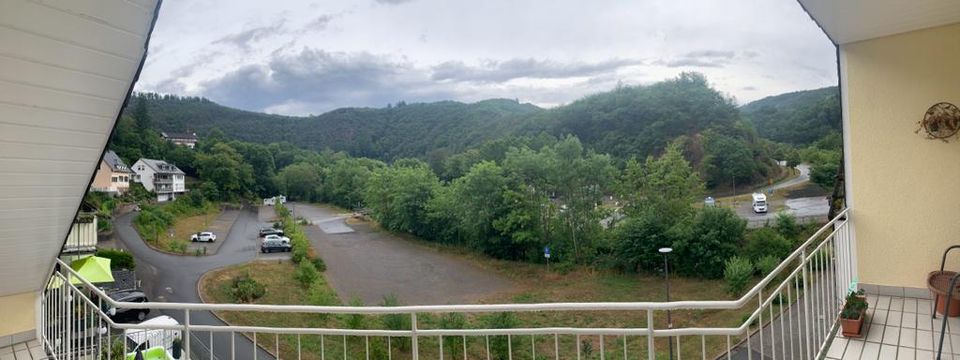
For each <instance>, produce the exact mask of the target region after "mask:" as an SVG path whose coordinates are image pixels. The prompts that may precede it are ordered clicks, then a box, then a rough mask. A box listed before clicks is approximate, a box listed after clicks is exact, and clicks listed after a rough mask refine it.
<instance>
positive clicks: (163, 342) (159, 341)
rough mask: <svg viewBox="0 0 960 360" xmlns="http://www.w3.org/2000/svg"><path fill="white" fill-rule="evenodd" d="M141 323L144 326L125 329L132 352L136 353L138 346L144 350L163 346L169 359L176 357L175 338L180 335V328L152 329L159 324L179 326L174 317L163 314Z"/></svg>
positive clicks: (124, 332)
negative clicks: (174, 354) (174, 351)
mask: <svg viewBox="0 0 960 360" xmlns="http://www.w3.org/2000/svg"><path fill="white" fill-rule="evenodd" d="M140 325H143V326H144V328H131V329H126V330H124V331H123V335H124V337H126V338H127V341H128V343H127V344H128V349H132V350H134V352H133V353H131V354H135V353H136V349H137V348H140V349H141V350H144V351H148V350H150V349H154V348H161V349H163V352H166V353H167V355H168V357H167V358H168V359H174V357H173V339H175V338H179V337H180V330H166V329H155V328H154V329H151V327H153V326H157V325H161V326H163V325H166V326H178V325H180V323H179V322H178V321H177V320H176V319H174V318H172V317H169V316H167V315H163V316H157V317H155V318H152V319H149V320H146V321H144V322H141V323H140ZM154 351H155V350H154ZM128 356H129V354H128Z"/></svg>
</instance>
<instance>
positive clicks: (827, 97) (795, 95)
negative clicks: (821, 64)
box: [740, 86, 840, 145]
mask: <svg viewBox="0 0 960 360" xmlns="http://www.w3.org/2000/svg"><path fill="white" fill-rule="evenodd" d="M740 112H741V113H742V114H743V117H744V118H745V119H747V120H748V121H750V122H751V123H753V125H754V127H756V129H757V133H758V134H760V136H762V137H765V138H768V139H770V140H773V141H777V142H784V143H788V144H794V145H807V144H811V143H813V142H814V141H817V140H819V139H821V138H823V137H824V136H827V135H830V134H833V133H839V132H840V91H839V90H838V89H837V87H836V86H831V87H825V88H822V89H816V90H806V91H797V92H791V93H786V94H780V95H776V96H770V97H765V98H763V99H760V100H757V101H754V102H751V103H749V104H746V105H744V106H742V107H740Z"/></svg>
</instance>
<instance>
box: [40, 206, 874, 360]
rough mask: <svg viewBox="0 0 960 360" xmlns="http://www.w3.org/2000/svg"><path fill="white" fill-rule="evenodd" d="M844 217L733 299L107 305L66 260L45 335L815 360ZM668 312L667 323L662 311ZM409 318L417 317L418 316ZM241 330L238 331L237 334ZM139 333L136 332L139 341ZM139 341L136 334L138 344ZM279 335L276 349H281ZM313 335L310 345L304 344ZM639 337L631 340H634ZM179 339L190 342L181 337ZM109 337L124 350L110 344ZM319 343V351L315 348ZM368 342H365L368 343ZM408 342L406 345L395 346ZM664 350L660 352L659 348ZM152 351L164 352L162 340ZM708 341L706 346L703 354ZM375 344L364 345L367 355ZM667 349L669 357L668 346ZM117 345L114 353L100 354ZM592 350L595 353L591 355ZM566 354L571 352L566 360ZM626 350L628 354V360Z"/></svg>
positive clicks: (845, 283) (104, 342) (408, 351)
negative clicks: (605, 323)
mask: <svg viewBox="0 0 960 360" xmlns="http://www.w3.org/2000/svg"><path fill="white" fill-rule="evenodd" d="M848 224H849V210H845V211H843V212H841V213H840V214H839V215H838V216H837V217H836V218H834V219H832V220H831V221H830V222H828V223H827V224H826V225H825V226H823V227H822V228H820V229H819V230H818V231H817V232H816V233H815V234H814V235H813V236H812V237H810V238H809V239H808V240H806V241H805V242H804V243H803V244H801V245H800V246H799V247H798V248H797V249H796V250H795V251H794V252H793V253H791V254H790V255H789V256H788V257H787V258H786V259H785V260H784V261H783V262H781V263H780V264H779V265H778V266H777V267H776V268H775V269H774V270H773V271H772V272H771V273H770V274H768V275H767V276H765V277H764V278H763V279H762V280H761V281H760V282H759V283H757V284H756V285H755V286H754V287H753V288H751V289H750V290H749V291H748V292H747V293H746V294H744V295H743V296H742V297H740V298H739V299H736V300H718V301H671V302H605V303H541V304H489V305H488V304H479V305H424V306H396V307H385V306H364V307H353V306H307V305H258V304H191V303H162V302H151V303H132V302H117V301H114V300H112V299H110V298H109V297H108V296H107V295H106V294H105V293H104V292H103V291H102V290H100V289H98V288H97V287H96V286H94V285H93V284H90V283H88V282H86V281H85V280H83V279H79V280H80V284H79V286H74V285H72V284H71V280H73V279H76V278H77V275H76V273H74V272H73V270H72V269H70V267H69V266H67V265H66V264H65V263H63V262H59V266H58V268H57V270H56V271H55V272H54V274H53V277H52V278H51V283H50V286H48V288H47V289H46V290H45V291H44V296H43V297H42V300H41V307H42V317H41V318H42V324H41V329H42V334H41V335H42V339H43V344H44V346H45V347H46V349H47V351H48V352H49V353H50V354H51V355H52V356H54V357H55V358H57V359H75V358H103V359H112V358H113V357H116V354H129V352H130V351H132V349H133V347H134V346H136V345H137V344H133V343H131V341H129V340H128V338H129V336H127V337H124V336H123V335H122V332H123V331H128V332H129V331H130V330H131V329H137V330H134V331H143V332H147V331H151V330H152V331H179V332H180V333H177V334H181V333H182V334H183V335H184V338H185V341H183V354H184V355H183V358H198V359H231V360H233V359H237V358H240V359H254V360H256V359H269V358H275V357H276V356H277V355H280V357H281V358H293V357H296V358H297V359H298V360H299V359H302V358H317V359H322V360H325V359H326V358H328V357H329V358H331V359H341V358H342V359H348V358H350V359H353V358H360V359H371V358H374V359H380V358H386V359H390V360H392V358H393V357H397V358H398V359H415V360H416V359H421V358H422V359H444V358H460V357H462V358H464V359H468V358H476V359H511V360H512V359H514V358H516V359H541V358H555V359H560V358H561V357H563V358H573V357H575V358H577V359H581V358H599V359H606V358H611V359H614V358H623V359H627V358H637V357H638V356H642V355H640V354H646V356H647V358H648V359H650V360H653V359H656V358H666V357H668V356H670V358H672V356H673V352H674V351H676V353H675V355H676V359H677V360H680V359H682V358H684V357H687V358H690V357H691V356H693V357H699V358H702V359H708V358H709V359H722V358H726V359H728V360H730V359H732V357H733V355H734V354H736V353H738V352H741V351H746V354H747V355H746V358H747V359H749V360H752V359H753V357H754V356H760V359H762V358H772V359H791V360H793V359H815V358H821V355H822V354H823V353H824V351H825V349H826V348H827V347H828V345H829V342H830V340H831V339H832V334H833V333H834V332H835V330H836V329H835V326H836V323H837V319H838V315H839V312H840V307H841V306H842V300H843V298H844V295H845V294H846V291H847V289H848V288H849V287H850V284H851V282H852V281H854V279H855V278H856V256H855V251H854V246H853V244H852V241H851V240H852V238H851V234H850V231H849V226H848ZM105 309H127V310H137V309H144V310H147V309H152V310H159V311H160V312H162V313H164V314H168V315H171V316H173V317H175V318H177V319H178V320H179V322H180V324H177V325H152V326H149V327H146V328H145V326H143V325H137V324H124V323H119V322H115V321H113V320H112V319H111V318H110V316H108V315H107V313H106V312H109V311H107V310H105ZM211 311H217V312H233V311H250V312H269V313H291V314H302V315H304V316H305V315H307V314H341V315H343V314H354V315H367V316H383V315H387V314H401V315H402V316H404V317H409V321H410V324H409V325H408V326H409V327H407V328H404V329H400V330H384V329H379V328H361V329H347V328H320V327H300V328H280V327H270V326H228V325H224V324H223V323H221V322H220V321H217V320H215V319H214V318H212V317H211V315H210V313H209V312H211ZM668 311H679V312H682V313H683V314H679V315H686V317H687V318H686V319H685V318H684V316H674V323H680V324H682V326H680V327H677V328H672V327H671V326H670V325H668V324H666V321H664V319H663V316H664V315H665V314H666V312H668ZM717 311H739V312H742V313H743V314H744V315H743V316H744V317H745V318H744V321H743V322H742V323H741V324H739V326H732V327H698V326H695V324H696V323H697V322H696V319H697V317H698V316H705V315H709V314H710V313H712V312H717ZM544 312H557V313H572V314H575V315H577V316H587V315H586V314H587V313H610V312H612V313H614V314H616V316H617V317H618V318H620V319H623V320H627V319H629V320H633V321H634V322H636V323H638V324H640V325H637V326H631V327H618V328H606V327H601V328H598V327H577V326H568V325H566V324H559V323H558V324H556V326H543V327H523V326H515V327H514V326H507V327H506V328H494V327H487V328H450V327H444V326H440V325H437V324H436V322H432V324H428V323H430V322H428V321H425V320H424V317H427V316H430V317H434V316H435V315H438V314H440V315H442V314H450V313H457V314H462V315H464V316H467V315H474V314H486V315H488V316H489V315H496V314H504V313H511V314H520V315H528V314H530V313H544ZM418 315H419V316H420V318H419V319H418ZM238 334H239V335H240V336H238ZM144 336H145V335H144ZM141 338H142V337H141ZM281 338H283V345H284V346H281ZM307 338H310V339H311V340H313V341H312V342H311V344H313V345H310V346H305V345H302V344H303V343H302V340H304V339H307ZM637 339H639V340H640V341H637ZM187 340H188V341H187ZM116 342H120V343H122V344H123V345H122V350H121V346H120V345H115V343H116ZM317 342H318V343H319V347H316V346H314V345H316V343H317ZM254 343H256V344H257V345H258V346H256V347H254V346H253V345H252V344H254ZM371 344H373V345H371ZM404 344H406V345H404ZM668 344H669V345H668ZM150 345H152V346H156V345H161V346H164V347H166V348H168V349H169V347H170V344H150ZM708 345H709V347H708ZM371 346H373V348H371ZM674 348H675V349H676V350H674ZM109 349H115V351H107V350H109ZM597 350H599V351H597ZM574 354H575V355H574ZM631 354H633V355H631Z"/></svg>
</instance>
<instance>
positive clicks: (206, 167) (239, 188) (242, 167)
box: [196, 143, 253, 199]
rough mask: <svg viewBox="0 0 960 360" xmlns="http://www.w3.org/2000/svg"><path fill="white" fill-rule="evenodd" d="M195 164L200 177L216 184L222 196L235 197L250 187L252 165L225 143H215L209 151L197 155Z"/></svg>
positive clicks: (251, 183) (242, 194)
mask: <svg viewBox="0 0 960 360" xmlns="http://www.w3.org/2000/svg"><path fill="white" fill-rule="evenodd" d="M196 164H197V173H198V174H199V175H200V178H202V179H204V180H205V181H209V182H212V183H213V184H214V185H216V188H217V190H218V192H219V193H220V195H221V196H222V197H224V198H228V199H236V198H237V197H242V196H245V195H247V194H249V193H250V190H251V189H252V185H253V167H252V166H250V164H248V163H246V162H245V161H244V160H243V157H242V156H240V154H239V153H237V151H236V150H235V149H234V148H233V147H231V146H230V145H227V144H226V143H217V144H215V145H213V147H212V148H211V149H210V152H209V153H201V154H199V155H197V162H196Z"/></svg>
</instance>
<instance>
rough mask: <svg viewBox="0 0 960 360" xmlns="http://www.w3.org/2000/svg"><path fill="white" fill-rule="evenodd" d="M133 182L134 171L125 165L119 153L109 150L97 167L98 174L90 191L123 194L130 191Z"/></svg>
mask: <svg viewBox="0 0 960 360" xmlns="http://www.w3.org/2000/svg"><path fill="white" fill-rule="evenodd" d="M131 180H133V171H131V170H130V168H129V167H128V166H127V164H124V163H123V160H122V159H120V157H119V156H117V153H115V152H113V150H107V151H106V152H105V153H103V159H101V160H100V164H99V165H98V166H97V173H96V174H95V175H94V176H93V182H92V183H91V184H90V191H99V192H105V193H111V194H123V193H126V192H127V191H128V190H130V181H131Z"/></svg>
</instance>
